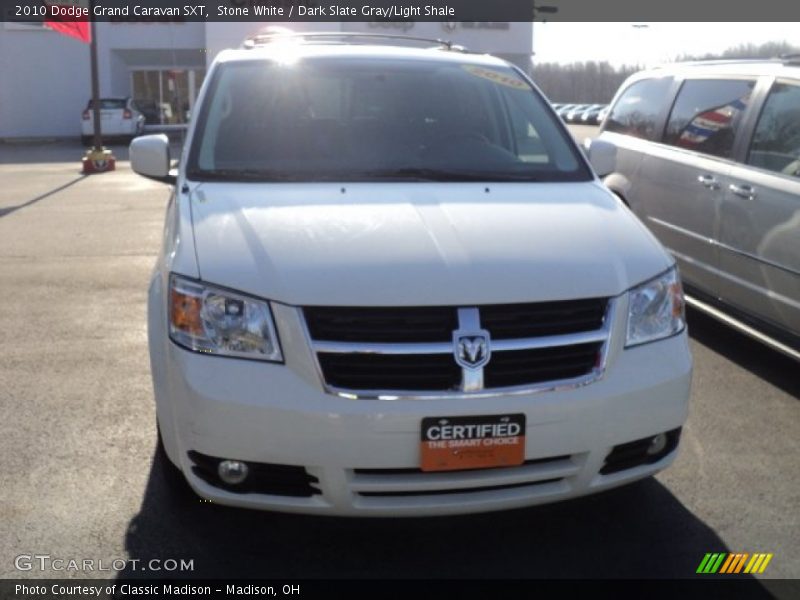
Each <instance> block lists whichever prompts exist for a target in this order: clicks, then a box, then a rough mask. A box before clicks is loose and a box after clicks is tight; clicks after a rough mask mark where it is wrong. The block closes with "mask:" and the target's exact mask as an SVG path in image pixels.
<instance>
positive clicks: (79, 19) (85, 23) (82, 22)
mask: <svg viewBox="0 0 800 600" xmlns="http://www.w3.org/2000/svg"><path fill="white" fill-rule="evenodd" d="M45 4H46V6H47V9H48V10H47V15H48V16H47V17H45V19H44V25H45V27H49V28H50V29H52V30H53V31H57V32H58V33H63V34H64V35H68V36H70V37H74V38H75V39H77V40H80V41H81V42H83V43H85V44H90V43H91V42H92V30H91V28H90V27H89V20H88V18H87V17H85V16H71V15H68V14H64V15H63V16H62V15H59V16H54V15H53V11H52V9H50V6H59V5H58V4H54V5H50V4H48V3H45ZM61 6H63V7H64V8H67V7H68V6H73V5H61ZM73 8H74V6H73Z"/></svg>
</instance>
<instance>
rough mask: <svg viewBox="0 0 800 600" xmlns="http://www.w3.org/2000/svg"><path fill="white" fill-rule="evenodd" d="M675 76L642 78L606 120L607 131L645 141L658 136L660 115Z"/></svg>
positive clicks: (620, 99)
mask: <svg viewBox="0 0 800 600" xmlns="http://www.w3.org/2000/svg"><path fill="white" fill-rule="evenodd" d="M671 84H672V79H671V78H669V77H662V78H660V79H643V80H641V81H637V82H636V83H634V84H633V85H631V86H630V87H629V88H628V89H627V90H625V91H624V92H623V93H622V95H621V96H620V97H619V100H617V102H616V104H614V108H613V109H612V110H611V112H610V113H609V115H608V118H607V119H606V126H605V130H606V131H613V132H614V133H623V134H625V135H632V136H634V137H638V138H643V139H645V140H655V139H657V138H658V137H659V132H658V131H657V127H658V115H659V114H660V113H661V109H662V108H663V106H664V101H665V98H666V96H667V93H668V92H669V86H670V85H671Z"/></svg>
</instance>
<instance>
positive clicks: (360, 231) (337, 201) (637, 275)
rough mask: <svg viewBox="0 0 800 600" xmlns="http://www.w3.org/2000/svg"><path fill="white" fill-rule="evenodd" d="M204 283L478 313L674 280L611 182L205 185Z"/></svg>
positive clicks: (273, 295)
mask: <svg viewBox="0 0 800 600" xmlns="http://www.w3.org/2000/svg"><path fill="white" fill-rule="evenodd" d="M190 202H191V207H192V220H193V227H194V237H195V245H196V252H197V259H198V264H199V272H200V275H201V277H202V278H203V279H204V280H206V281H208V282H209V283H216V284H219V285H224V286H227V287H231V288H234V289H238V290H241V291H244V292H249V293H251V294H254V295H256V296H261V297H263V298H268V299H270V300H274V301H278V302H283V303H287V304H292V305H323V306H337V305H338V306H414V305H462V306H463V305H472V304H475V305H477V304H496V303H514V302H533V301H546V300H564V299H570V298H585V297H598V296H614V295H617V294H620V293H622V292H624V291H625V290H627V289H628V288H630V287H631V286H633V285H635V284H638V283H640V282H642V281H645V280H647V279H649V278H650V277H653V276H655V275H657V274H658V273H659V272H661V271H663V270H664V269H666V268H667V267H668V266H669V265H670V264H671V262H672V261H671V260H670V258H669V257H668V255H667V254H666V252H665V251H664V250H663V249H662V247H661V246H660V245H659V243H658V242H657V241H656V240H655V238H654V237H653V236H652V235H651V234H650V233H649V232H648V231H647V230H646V229H645V227H644V226H643V225H642V224H641V223H640V222H639V221H638V220H637V219H636V217H634V216H633V214H632V213H631V212H630V211H629V210H628V209H627V208H625V207H624V206H622V204H621V203H620V202H618V201H617V200H616V199H615V198H614V197H613V196H612V195H611V193H610V192H608V190H606V189H605V188H604V187H602V185H601V184H600V183H598V182H584V183H537V184H522V183H501V184H491V185H487V184H476V183H455V184H454V183H378V184H374V183H358V184H348V185H346V186H343V185H341V184H339V185H336V184H327V183H313V184H283V183H279V184H259V183H202V184H199V185H197V186H196V187H195V188H194V190H193V191H192V192H191V199H190Z"/></svg>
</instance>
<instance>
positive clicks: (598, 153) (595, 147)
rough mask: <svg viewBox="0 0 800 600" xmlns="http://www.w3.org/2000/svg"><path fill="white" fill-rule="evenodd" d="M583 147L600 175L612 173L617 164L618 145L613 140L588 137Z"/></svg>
mask: <svg viewBox="0 0 800 600" xmlns="http://www.w3.org/2000/svg"><path fill="white" fill-rule="evenodd" d="M583 148H584V150H585V151H586V156H588V157H589V162H590V163H591V164H592V168H593V169H594V170H595V173H597V174H598V175H599V176H600V177H605V176H606V175H608V174H609V173H612V172H613V171H614V169H616V166H617V147H616V146H615V145H614V144H612V143H611V142H607V141H605V140H598V139H594V140H593V139H590V138H586V139H585V140H584V142H583Z"/></svg>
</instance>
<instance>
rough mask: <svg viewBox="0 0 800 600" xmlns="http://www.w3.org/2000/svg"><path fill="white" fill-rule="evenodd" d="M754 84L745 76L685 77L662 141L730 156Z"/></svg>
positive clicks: (715, 154) (689, 148) (722, 156)
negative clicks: (742, 77) (716, 77)
mask: <svg viewBox="0 0 800 600" xmlns="http://www.w3.org/2000/svg"><path fill="white" fill-rule="evenodd" d="M754 86H755V81H753V80H745V79H689V80H687V81H686V82H684V84H683V85H682V86H681V89H680V92H678V97H677V99H676V100H675V105H674V106H673V107H672V112H671V113H670V115H669V120H668V121H667V129H666V133H665V136H664V142H665V143H667V144H670V145H672V146H678V147H680V148H686V149H688V150H695V151H697V152H703V153H704V154H710V155H712V156H719V157H721V158H730V157H731V155H732V153H733V142H734V140H735V139H736V133H737V132H738V130H739V127H740V126H741V122H742V116H743V115H744V111H745V109H746V108H747V105H748V104H749V103H750V97H751V95H752V92H753V87H754Z"/></svg>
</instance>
